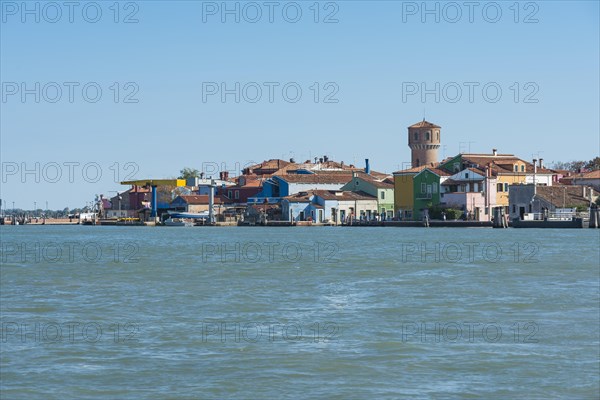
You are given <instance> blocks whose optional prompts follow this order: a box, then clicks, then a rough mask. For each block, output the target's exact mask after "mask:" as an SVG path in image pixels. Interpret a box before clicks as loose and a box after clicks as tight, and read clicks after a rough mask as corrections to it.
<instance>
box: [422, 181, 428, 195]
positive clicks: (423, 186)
mask: <svg viewBox="0 0 600 400" xmlns="http://www.w3.org/2000/svg"><path fill="white" fill-rule="evenodd" d="M426 188H427V185H426V184H425V183H421V193H425V190H426Z"/></svg>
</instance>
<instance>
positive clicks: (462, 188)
mask: <svg viewBox="0 0 600 400" xmlns="http://www.w3.org/2000/svg"><path fill="white" fill-rule="evenodd" d="M460 191H461V192H463V193H464V192H466V191H467V188H466V187H465V185H464V184H462V185H460Z"/></svg>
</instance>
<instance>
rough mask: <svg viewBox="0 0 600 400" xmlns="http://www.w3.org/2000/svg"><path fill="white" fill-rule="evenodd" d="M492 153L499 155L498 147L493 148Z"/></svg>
mask: <svg viewBox="0 0 600 400" xmlns="http://www.w3.org/2000/svg"><path fill="white" fill-rule="evenodd" d="M492 154H493V155H494V157H496V156H497V155H498V149H492Z"/></svg>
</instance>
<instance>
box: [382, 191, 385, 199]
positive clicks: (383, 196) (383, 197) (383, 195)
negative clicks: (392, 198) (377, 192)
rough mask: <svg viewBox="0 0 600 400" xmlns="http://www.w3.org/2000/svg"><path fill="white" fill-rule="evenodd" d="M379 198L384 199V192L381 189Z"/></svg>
mask: <svg viewBox="0 0 600 400" xmlns="http://www.w3.org/2000/svg"><path fill="white" fill-rule="evenodd" d="M381 200H385V192H384V191H383V190H382V191H381Z"/></svg>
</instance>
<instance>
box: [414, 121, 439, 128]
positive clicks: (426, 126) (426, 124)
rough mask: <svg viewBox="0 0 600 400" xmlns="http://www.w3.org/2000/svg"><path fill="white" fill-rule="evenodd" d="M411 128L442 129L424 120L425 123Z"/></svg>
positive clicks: (420, 122) (421, 122)
mask: <svg viewBox="0 0 600 400" xmlns="http://www.w3.org/2000/svg"><path fill="white" fill-rule="evenodd" d="M409 128H441V126H437V125H436V124H432V123H431V122H428V121H425V120H424V119H423V121H419V122H417V123H416V124H413V125H411V126H409Z"/></svg>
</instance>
